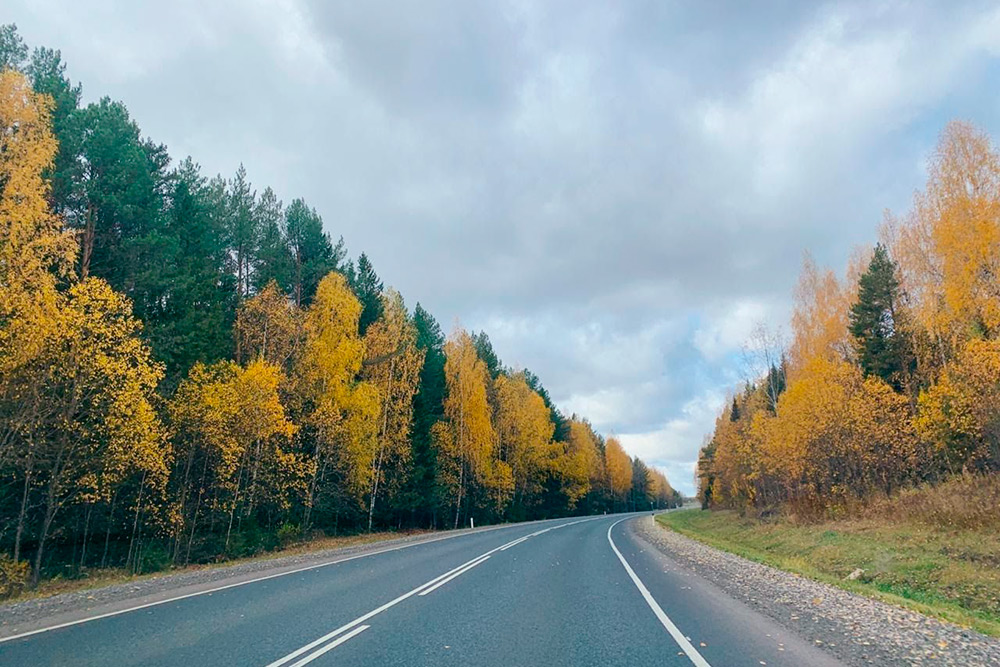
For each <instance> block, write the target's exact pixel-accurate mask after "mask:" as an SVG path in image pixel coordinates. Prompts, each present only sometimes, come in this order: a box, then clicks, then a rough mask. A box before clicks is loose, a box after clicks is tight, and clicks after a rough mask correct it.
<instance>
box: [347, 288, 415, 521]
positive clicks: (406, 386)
mask: <svg viewBox="0 0 1000 667" xmlns="http://www.w3.org/2000/svg"><path fill="white" fill-rule="evenodd" d="M382 302H383V306H382V315H381V317H379V319H378V320H376V321H375V322H374V323H373V324H372V325H371V326H370V327H368V331H366V332H365V359H364V363H363V365H362V377H363V378H364V380H365V381H367V382H369V383H370V384H371V385H372V386H374V387H375V388H376V389H377V390H378V398H379V425H378V452H377V454H376V456H375V458H374V462H373V465H372V480H371V489H370V491H369V500H368V530H369V532H370V531H371V529H372V520H373V517H374V514H375V500H376V498H377V497H378V493H379V489H380V487H381V486H383V485H385V483H386V482H391V487H392V488H393V489H395V490H397V491H398V490H399V488H400V487H401V486H402V483H403V481H404V480H403V477H404V475H405V473H406V469H407V467H408V464H409V463H410V456H409V455H410V426H411V424H412V422H413V396H414V395H415V394H416V392H417V387H418V386H419V382H420V370H421V368H422V367H423V364H424V355H423V354H422V353H421V351H420V350H419V349H418V348H417V331H416V328H415V327H414V326H413V323H412V322H411V321H410V318H409V316H408V315H407V313H406V306H405V305H404V304H403V298H402V297H401V296H400V295H399V293H398V292H396V291H395V290H392V289H390V290H386V292H385V293H384V294H383V295H382ZM387 471H391V475H390V477H391V479H388V480H386V479H384V478H385V477H386V472H387Z"/></svg>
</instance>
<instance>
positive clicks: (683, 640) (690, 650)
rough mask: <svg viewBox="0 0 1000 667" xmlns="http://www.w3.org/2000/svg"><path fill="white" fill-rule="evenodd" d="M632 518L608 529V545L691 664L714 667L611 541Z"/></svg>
mask: <svg viewBox="0 0 1000 667" xmlns="http://www.w3.org/2000/svg"><path fill="white" fill-rule="evenodd" d="M631 518H632V517H625V519H619V520H618V521H615V522H614V523H613V524H611V526H609V527H608V544H610V545H611V549H612V550H613V551H614V552H615V555H616V556H618V560H620V561H621V562H622V565H624V566H625V571H626V572H628V576H629V577H630V578H631V579H632V583H634V584H635V587H636V588H638V589H639V592H640V593H642V597H643V599H644V600H645V601H646V604H648V605H649V608H650V609H652V610H653V613H654V614H655V615H656V618H657V619H659V621H660V623H661V624H662V625H663V627H664V628H666V629H667V632H669V633H670V636H671V637H673V638H674V641H675V642H677V644H678V645H679V646H680V647H681V649H682V650H683V651H684V653H686V654H687V657H688V658H690V659H691V662H693V663H694V664H695V665H697V666H698V667H712V666H711V665H709V664H708V661H707V660H705V658H703V657H701V654H700V653H698V650H697V649H696V648H695V647H694V646H693V645H692V644H691V642H689V641H688V639H687V637H685V636H684V634H683V633H682V632H681V631H680V630H679V629H678V628H677V626H676V625H674V623H673V621H671V620H670V617H669V616H667V614H666V612H664V611H663V608H662V607H660V605H659V603H658V602H657V601H656V600H655V599H654V598H653V595H652V594H651V593H650V592H649V589H648V588H646V586H645V584H643V583H642V580H641V579H639V576H638V575H637V574H636V573H635V571H634V570H633V569H632V566H631V565H629V564H628V561H626V560H625V556H622V552H621V551H619V550H618V547H616V546H615V541H614V540H613V539H611V529H612V528H614V527H615V526H617V525H618V524H620V523H621V522H622V521H625V520H627V519H631Z"/></svg>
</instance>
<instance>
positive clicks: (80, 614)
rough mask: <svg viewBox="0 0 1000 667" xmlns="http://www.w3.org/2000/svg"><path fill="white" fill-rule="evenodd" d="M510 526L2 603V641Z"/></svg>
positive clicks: (414, 537) (253, 562)
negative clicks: (325, 566)
mask: <svg viewBox="0 0 1000 667" xmlns="http://www.w3.org/2000/svg"><path fill="white" fill-rule="evenodd" d="M510 525H514V524H501V525H497V526H484V527H482V528H474V529H469V528H466V529H460V530H452V531H441V532H436V533H434V532H432V533H421V534H418V535H410V536H406V537H400V538H394V539H387V540H377V541H372V542H366V543H363V544H355V545H350V546H343V547H336V548H330V549H320V550H316V551H310V552H304V553H296V554H293V555H288V556H278V557H265V558H260V559H256V560H247V561H243V562H240V563H236V564H232V565H222V566H218V567H203V568H197V569H193V568H192V569H189V570H182V571H180V572H176V573H167V574H162V575H157V576H152V577H144V578H139V579H133V580H130V581H126V582H123V583H118V584H112V585H109V586H103V587H100V588H91V589H83V590H79V591H73V592H70V593H61V594H58V595H51V596H48V597H39V598H30V599H26V600H20V601H14V602H8V603H5V604H0V639H2V638H4V637H9V636H11V635H16V634H20V633H23V632H30V631H32V630H35V629H38V628H42V627H51V626H53V625H59V624H62V623H72V622H73V621H76V620H79V619H81V618H85V617H88V616H96V615H99V614H109V613H114V612H116V611H119V610H122V609H126V608H132V607H135V606H139V605H145V604H150V603H157V602H160V601H163V600H168V599H174V598H177V597H180V596H185V595H191V594H198V593H203V592H206V591H210V590H215V589H217V588H219V587H220V586H227V585H232V584H239V583H241V582H246V581H251V580H256V579H259V578H261V577H266V576H271V575H278V574H281V573H284V572H288V571H294V570H299V569H301V568H304V567H310V566H317V565H322V564H324V563H330V562H331V561H339V560H342V559H344V558H349V557H352V556H359V555H364V554H371V553H375V552H380V551H385V550H390V549H399V548H405V547H408V546H411V545H417V544H423V543H427V542H434V541H438V540H443V539H450V538H452V537H457V536H459V535H465V534H469V533H472V532H482V531H488V530H495V529H497V528H503V527H506V526H510Z"/></svg>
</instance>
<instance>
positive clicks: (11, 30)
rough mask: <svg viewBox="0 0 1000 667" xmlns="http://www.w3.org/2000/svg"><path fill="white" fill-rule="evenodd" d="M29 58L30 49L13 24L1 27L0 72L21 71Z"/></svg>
mask: <svg viewBox="0 0 1000 667" xmlns="http://www.w3.org/2000/svg"><path fill="white" fill-rule="evenodd" d="M27 58H28V47H27V45H26V44H25V43H24V40H22V39H21V36H20V35H19V34H17V26H16V25H14V24H13V23H7V24H5V25H0V72H2V71H3V70H5V69H13V70H17V71H21V69H22V68H23V67H24V61H25V60H26V59H27Z"/></svg>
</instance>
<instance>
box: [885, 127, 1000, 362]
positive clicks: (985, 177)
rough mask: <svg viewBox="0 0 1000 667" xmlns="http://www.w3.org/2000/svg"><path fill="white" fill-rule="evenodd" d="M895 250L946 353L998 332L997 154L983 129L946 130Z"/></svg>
mask: <svg viewBox="0 0 1000 667" xmlns="http://www.w3.org/2000/svg"><path fill="white" fill-rule="evenodd" d="M898 250H899V255H900V265H901V267H902V269H903V271H902V273H903V284H904V287H905V288H906V290H907V292H908V293H909V294H910V296H911V298H912V299H913V302H914V306H915V311H916V315H917V319H918V321H919V323H920V324H921V325H922V326H923V327H924V328H925V329H926V330H927V331H928V332H929V333H930V334H931V336H932V338H934V339H936V340H938V341H939V345H941V346H944V347H945V348H946V349H945V352H946V353H947V354H950V353H952V352H953V351H955V350H957V348H958V346H959V345H960V343H961V341H963V340H967V339H969V338H973V337H978V336H981V335H983V334H985V335H988V336H995V335H997V334H998V333H1000V300H998V299H1000V156H998V154H997V151H996V149H995V147H994V146H993V144H992V142H991V141H990V139H989V137H988V136H987V135H986V134H985V133H983V132H981V131H979V130H977V129H976V128H974V127H972V126H970V125H968V124H965V123H957V122H956V123H951V124H949V125H948V127H947V128H946V129H945V131H944V133H943V134H942V136H941V141H940V142H939V144H938V149H937V152H936V154H935V156H934V158H933V161H932V163H931V168H930V174H929V177H928V181H927V187H926V190H925V192H924V193H922V194H919V195H917V197H916V201H915V203H914V208H913V211H912V212H911V214H910V216H909V218H908V219H907V221H906V224H905V225H903V227H902V229H901V230H900V234H899V244H898ZM927 361H928V362H933V363H935V364H939V363H940V362H941V361H942V360H941V359H940V358H939V357H938V358H937V359H935V358H934V357H933V356H932V357H929V358H928V360H927Z"/></svg>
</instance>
